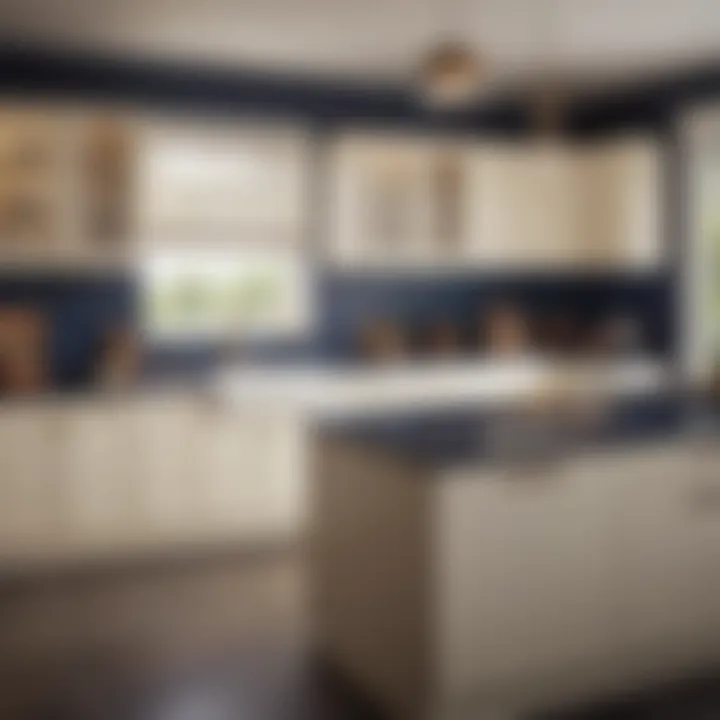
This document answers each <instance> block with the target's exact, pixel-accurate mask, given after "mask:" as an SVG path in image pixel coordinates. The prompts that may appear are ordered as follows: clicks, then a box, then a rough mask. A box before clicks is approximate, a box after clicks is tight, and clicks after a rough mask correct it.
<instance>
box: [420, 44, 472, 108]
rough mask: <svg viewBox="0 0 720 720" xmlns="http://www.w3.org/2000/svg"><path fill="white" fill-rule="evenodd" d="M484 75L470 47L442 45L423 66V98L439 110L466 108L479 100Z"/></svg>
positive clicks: (429, 55) (431, 50)
mask: <svg viewBox="0 0 720 720" xmlns="http://www.w3.org/2000/svg"><path fill="white" fill-rule="evenodd" d="M482 74H483V73H482V63H481V61H480V59H479V57H478V56H477V55H476V54H475V53H474V52H473V50H472V49H471V48H470V47H469V46H468V45H467V44H466V43H463V42H461V41H459V40H445V41H442V42H440V43H438V44H437V45H435V46H434V47H432V48H431V49H430V51H429V52H427V53H426V55H425V57H424V58H423V59H422V61H421V63H420V69H419V75H420V85H421V92H422V94H423V98H424V99H425V100H426V101H427V102H428V103H429V104H430V105H432V106H434V107H438V108H444V109H458V108H462V107H466V106H468V105H470V104H471V103H472V102H473V101H474V100H475V99H476V98H477V95H478V91H479V88H480V84H481V79H482Z"/></svg>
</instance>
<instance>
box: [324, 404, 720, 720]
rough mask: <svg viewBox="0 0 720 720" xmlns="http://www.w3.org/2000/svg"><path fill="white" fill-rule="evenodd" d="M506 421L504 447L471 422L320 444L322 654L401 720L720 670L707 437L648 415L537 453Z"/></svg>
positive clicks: (487, 712)
mask: <svg viewBox="0 0 720 720" xmlns="http://www.w3.org/2000/svg"><path fill="white" fill-rule="evenodd" d="M503 422H504V423H505V427H504V428H502V432H500V433H499V434H498V427H497V423H496V421H495V419H489V418H488V417H487V415H485V414H482V413H480V414H478V413H473V412H464V413H455V414H449V415H448V414H445V415H438V414H434V415H423V416H417V415H415V416H405V417H399V416H398V417H394V418H384V419H382V420H381V419H379V418H375V419H372V418H368V419H365V420H363V421H360V420H357V419H356V420H355V421H353V422H344V423H332V424H328V425H326V426H325V427H324V428H323V429H322V431H321V432H320V433H319V436H318V439H317V443H318V446H319V448H318V454H317V463H318V467H317V473H316V481H315V486H314V489H313V493H312V495H313V501H312V527H313V540H312V543H311V548H312V554H311V557H312V561H311V575H312V583H313V599H314V615H313V617H314V622H315V632H316V640H317V644H318V649H319V651H320V652H321V653H322V654H323V656H325V657H326V658H327V659H328V660H329V661H330V662H331V663H332V664H333V665H334V666H336V667H337V668H338V669H339V670H340V671H341V672H342V673H343V674H345V675H346V676H347V677H348V678H349V679H351V680H352V681H353V682H354V683H356V684H357V685H358V687H360V688H362V689H364V690H365V691H366V692H367V693H368V695H370V696H372V697H373V698H374V699H375V700H376V701H377V702H378V704H379V705H380V706H382V707H384V708H385V709H386V710H388V711H389V714H390V715H391V717H398V718H442V720H455V719H456V718H458V719H459V718H463V719H464V718H468V719H470V718H473V719H475V718H485V717H503V718H505V717H517V716H524V715H525V714H526V713H529V712H533V711H536V710H541V709H550V708H554V707H558V706H564V705H566V704H572V703H574V702H580V701H584V700H586V699H591V698H594V697H595V696H605V695H607V694H608V693H612V692H622V691H625V690H627V689H631V688H635V687H636V686H639V685H642V684H644V683H646V682H647V683H652V682H660V681H663V680H665V679H672V678H675V677H676V676H678V675H681V674H684V673H685V672H692V671H694V670H696V669H698V668H703V667H705V666H706V665H708V664H710V663H712V662H715V661H717V660H719V659H720V447H718V446H717V443H716V442H715V441H714V438H715V437H716V434H715V427H714V421H712V419H711V420H710V422H709V423H708V418H707V417H705V418H704V422H703V423H701V424H702V425H703V427H704V429H703V431H702V432H699V431H698V427H697V425H698V423H697V422H690V421H689V419H688V416H687V414H686V413H684V412H681V411H679V410H678V408H677V407H675V405H674V403H673V402H664V401H661V400H658V399H654V400H652V401H647V403H644V404H643V402H640V403H639V404H638V403H635V404H627V405H626V406H625V407H624V408H619V409H618V410H617V411H616V412H614V414H613V416H612V417H608V418H605V420H604V421H603V422H600V423H598V424H596V425H595V426H594V427H592V428H587V429H585V430H584V431H583V432H570V433H568V436H567V437H565V438H559V437H558V434H557V433H551V434H549V435H548V436H547V438H546V439H545V441H544V442H540V443H538V442H535V441H534V442H533V443H530V445H532V446H533V448H534V449H533V450H532V452H528V449H527V446H528V443H525V442H523V443H517V444H516V447H515V449H513V447H512V443H511V442H510V443H508V442H507V438H508V436H510V437H512V435H513V433H512V432H511V430H508V427H510V428H511V427H512V426H511V425H510V426H508V421H507V419H506V420H504V421H503ZM529 432H530V431H529V430H528V427H527V426H525V427H520V428H519V429H518V432H517V433H516V434H515V435H516V437H517V438H520V437H522V436H524V435H527V434H528V433H529ZM551 435H552V436H553V440H552V442H551V441H550V436H551ZM498 437H504V438H505V439H506V441H504V444H503V443H498V442H497V438H498ZM540 447H544V448H545V449H546V450H547V451H546V452H538V449H539V448H540ZM548 448H550V449H548Z"/></svg>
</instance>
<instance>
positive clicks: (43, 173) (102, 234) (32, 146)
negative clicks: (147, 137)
mask: <svg viewBox="0 0 720 720" xmlns="http://www.w3.org/2000/svg"><path fill="white" fill-rule="evenodd" d="M134 158H135V147H134V134H133V126H132V123H131V122H130V121H129V120H128V119H127V118H125V117H123V116H121V115H120V114H115V113H112V114H111V113H106V112H93V111H83V112H81V111H78V110H70V109H60V108H40V107H32V106H24V107H21V106H5V107H3V108H2V109H0V265H4V266H22V265H25V264H32V265H33V266H38V265H40V264H42V265H44V266H51V267H52V266H62V265H71V266H73V267H75V266H77V265H78V264H85V263H91V264H93V265H95V264H96V263H97V262H98V261H99V262H102V263H107V262H115V261H117V260H120V259H123V258H124V256H125V254H126V252H127V249H128V242H129V237H130V235H131V233H132V223H133V215H132V199H133V180H134Z"/></svg>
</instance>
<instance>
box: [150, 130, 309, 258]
mask: <svg viewBox="0 0 720 720" xmlns="http://www.w3.org/2000/svg"><path fill="white" fill-rule="evenodd" d="M141 137H142V140H141V149H142V152H141V167H140V183H141V188H140V193H139V196H138V198H139V222H140V227H139V230H140V238H141V242H144V243H151V244H163V243H172V244H174V245H178V244H182V243H189V244H191V245H193V246H197V245H198V243H200V244H203V243H205V244H207V243H208V242H213V243H214V244H215V245H218V244H220V245H221V244H228V245H230V246H238V245H243V246H262V247H265V248H267V247H283V248H286V249H287V248H289V247H294V248H299V247H300V244H301V239H302V235H303V233H304V230H305V216H306V210H307V205H308V201H309V198H308V197H307V196H306V193H307V189H308V158H309V148H308V139H307V137H306V136H305V134H304V133H302V132H300V131H296V130H294V129H287V128H284V127H280V126H277V127H275V126H273V125H272V124H271V123H264V124H262V125H260V124H259V123H258V124H256V125H248V124H242V123H239V124H238V123H233V124H229V123H219V122H215V123H213V122H212V121H205V122H203V123H200V122H196V123H189V122H185V123H179V122H177V123H162V122H148V123H146V124H145V127H144V129H143V132H142V136H141Z"/></svg>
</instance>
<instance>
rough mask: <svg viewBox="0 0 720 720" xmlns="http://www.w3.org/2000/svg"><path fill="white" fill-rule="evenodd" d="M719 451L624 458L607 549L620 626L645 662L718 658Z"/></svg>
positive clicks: (676, 451) (705, 448)
mask: <svg viewBox="0 0 720 720" xmlns="http://www.w3.org/2000/svg"><path fill="white" fill-rule="evenodd" d="M718 461H720V453H718V451H717V450H716V449H713V448H712V447H711V446H709V445H705V446H698V447H692V446H690V447H688V448H667V449H663V450H657V449H656V451H654V452H652V453H651V452H647V453H644V454H639V455H637V456H635V457H634V458H632V460H628V461H627V462H626V477H625V478H624V482H619V478H612V479H611V483H612V484H613V485H615V487H616V491H615V492H616V501H615V513H616V517H615V525H614V528H613V534H612V548H613V555H614V557H615V565H616V567H617V570H618V577H617V584H618V587H622V588H623V592H622V595H621V597H620V598H619V604H618V615H617V632H618V633H619V634H621V636H622V637H623V638H624V642H626V643H627V644H628V649H632V650H635V651H636V652H640V651H641V650H644V651H645V652H644V654H641V655H640V658H641V659H642V660H643V661H644V662H646V663H650V664H655V663H657V664H661V665H669V664H673V663H678V662H685V663H687V664H688V665H689V666H692V665H694V664H697V665H699V664H702V663H703V662H704V661H709V660H713V661H714V660H717V657H718V650H719V649H720V629H719V628H720V574H719V573H718V568H720V470H719V469H718V468H719V467H720V466H719V465H718Z"/></svg>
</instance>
